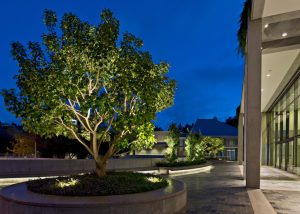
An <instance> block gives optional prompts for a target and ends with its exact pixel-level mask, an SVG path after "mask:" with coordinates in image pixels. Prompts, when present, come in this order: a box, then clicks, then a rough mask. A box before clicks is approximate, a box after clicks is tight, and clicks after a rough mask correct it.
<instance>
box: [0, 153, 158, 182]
mask: <svg viewBox="0 0 300 214" xmlns="http://www.w3.org/2000/svg"><path fill="white" fill-rule="evenodd" d="M161 160H162V158H117V159H110V160H109V161H108V165H107V169H109V170H124V169H135V168H136V169H140V168H151V167H154V166H155V163H156V162H159V161H161ZM94 169H95V162H94V160H92V159H78V160H77V159H72V160H69V159H26V158H25V159H0V178H16V177H31V176H51V175H53V176H54V175H67V174H76V173H81V172H91V171H93V170H94Z"/></svg>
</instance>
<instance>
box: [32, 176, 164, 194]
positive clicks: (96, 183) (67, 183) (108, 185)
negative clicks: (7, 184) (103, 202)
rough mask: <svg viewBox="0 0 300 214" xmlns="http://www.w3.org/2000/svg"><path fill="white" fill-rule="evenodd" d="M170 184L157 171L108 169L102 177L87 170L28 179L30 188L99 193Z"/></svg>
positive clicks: (124, 191) (136, 191)
mask: <svg viewBox="0 0 300 214" xmlns="http://www.w3.org/2000/svg"><path fill="white" fill-rule="evenodd" d="M167 185H168V182H167V180H166V179H164V178H162V177H160V176H156V175H150V174H141V173H133V172H109V173H108V174H107V176H105V177H103V178H102V177H100V178H99V177H98V176H96V175H95V174H84V175H75V176H68V177H58V178H46V179H38V180H32V181H29V182H28V183H27V188H28V189H29V190H31V191H33V192H37V193H43V194H50V195H65V196H100V195H121V194H133V193H139V192H147V191H151V190H156V189H159V188H163V187H166V186H167Z"/></svg>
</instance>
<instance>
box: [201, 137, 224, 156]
mask: <svg viewBox="0 0 300 214" xmlns="http://www.w3.org/2000/svg"><path fill="white" fill-rule="evenodd" d="M201 144H202V145H203V147H204V153H205V156H206V157H207V156H208V157H211V158H213V157H215V156H216V155H217V154H218V153H219V152H222V151H223V150H224V140H223V139H221V138H215V137H204V138H203V139H202V142H201Z"/></svg>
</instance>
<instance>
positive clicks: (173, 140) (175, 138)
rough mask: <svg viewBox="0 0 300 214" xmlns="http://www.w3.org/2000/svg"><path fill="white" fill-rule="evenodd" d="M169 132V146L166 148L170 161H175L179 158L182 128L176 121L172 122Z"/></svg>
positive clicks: (167, 140) (167, 157)
mask: <svg viewBox="0 0 300 214" xmlns="http://www.w3.org/2000/svg"><path fill="white" fill-rule="evenodd" d="M168 131H169V133H168V136H167V139H166V142H167V145H168V148H167V149H166V159H167V160H168V161H169V162H171V163H172V162H174V161H176V159H177V148H178V146H179V143H180V141H179V137H180V130H179V129H178V128H177V126H176V124H175V123H172V124H171V125H170V126H169V129H168Z"/></svg>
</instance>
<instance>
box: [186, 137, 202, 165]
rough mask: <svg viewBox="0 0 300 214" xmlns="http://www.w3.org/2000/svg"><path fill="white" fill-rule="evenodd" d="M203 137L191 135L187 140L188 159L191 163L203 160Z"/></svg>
mask: <svg viewBox="0 0 300 214" xmlns="http://www.w3.org/2000/svg"><path fill="white" fill-rule="evenodd" d="M202 140H203V136H202V135H201V134H199V133H190V134H189V136H188V137H187V139H186V140H185V152H186V159H187V160H189V161H195V160H203V159H204V153H205V150H204V147H203V144H202Z"/></svg>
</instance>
